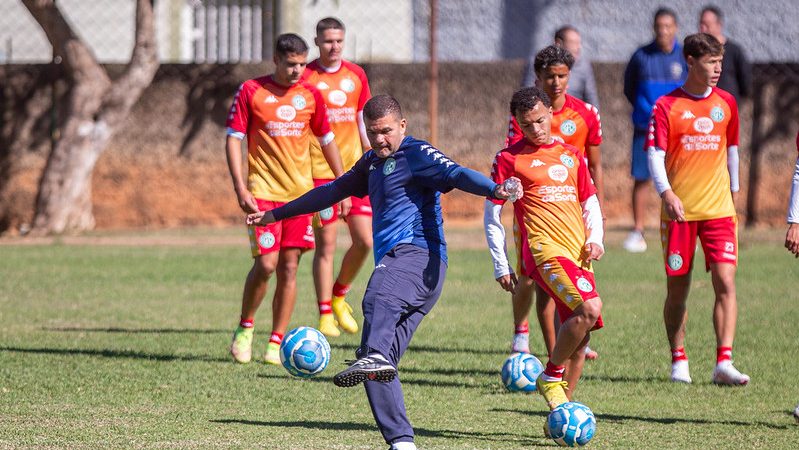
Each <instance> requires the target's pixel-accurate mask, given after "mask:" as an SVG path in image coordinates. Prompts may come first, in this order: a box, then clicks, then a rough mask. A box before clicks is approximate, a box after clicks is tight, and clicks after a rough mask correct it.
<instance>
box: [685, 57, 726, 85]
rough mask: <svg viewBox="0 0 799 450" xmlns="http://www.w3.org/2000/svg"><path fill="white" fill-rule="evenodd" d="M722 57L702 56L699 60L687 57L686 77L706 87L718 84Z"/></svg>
mask: <svg viewBox="0 0 799 450" xmlns="http://www.w3.org/2000/svg"><path fill="white" fill-rule="evenodd" d="M722 58H723V57H722V55H718V56H713V55H704V56H702V57H700V58H694V57H693V56H689V57H688V60H687V61H686V63H687V64H688V76H689V77H691V78H693V79H694V80H696V81H697V82H701V83H704V84H705V85H706V86H709V87H713V86H715V85H716V84H718V82H719V77H720V76H721V60H722Z"/></svg>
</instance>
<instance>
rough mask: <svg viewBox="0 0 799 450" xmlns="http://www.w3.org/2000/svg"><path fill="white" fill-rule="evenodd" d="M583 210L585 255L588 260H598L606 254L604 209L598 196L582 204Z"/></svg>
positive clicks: (593, 196)
mask: <svg viewBox="0 0 799 450" xmlns="http://www.w3.org/2000/svg"><path fill="white" fill-rule="evenodd" d="M580 206H582V208H583V225H584V226H585V235H586V239H585V255H586V260H587V261H591V260H597V261H599V260H600V259H601V258H602V255H604V254H605V245H604V244H603V243H602V242H603V241H604V239H605V226H604V221H603V219H602V208H601V207H600V206H599V198H597V196H596V194H594V195H592V196H590V197H588V199H586V200H585V201H583V202H581V203H580Z"/></svg>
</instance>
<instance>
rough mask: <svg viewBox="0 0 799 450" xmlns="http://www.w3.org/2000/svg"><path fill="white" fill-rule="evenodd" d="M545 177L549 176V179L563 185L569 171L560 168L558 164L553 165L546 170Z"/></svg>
mask: <svg viewBox="0 0 799 450" xmlns="http://www.w3.org/2000/svg"><path fill="white" fill-rule="evenodd" d="M547 175H549V178H552V179H553V180H555V181H557V182H559V183H563V182H564V181H566V178H568V177H569V169H567V168H565V167H563V166H561V165H560V164H555V165H554V166H550V168H549V170H547Z"/></svg>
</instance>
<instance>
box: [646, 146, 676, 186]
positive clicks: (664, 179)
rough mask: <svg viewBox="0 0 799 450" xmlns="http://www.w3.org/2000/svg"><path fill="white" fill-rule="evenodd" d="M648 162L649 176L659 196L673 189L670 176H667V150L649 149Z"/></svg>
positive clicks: (647, 152)
mask: <svg viewBox="0 0 799 450" xmlns="http://www.w3.org/2000/svg"><path fill="white" fill-rule="evenodd" d="M646 154H647V161H648V162H649V174H650V175H652V181H653V182H654V184H655V190H656V191H657V192H658V195H662V194H663V193H664V192H666V191H668V190H669V189H671V184H669V176H668V175H666V150H663V149H662V148H660V147H649V148H648V149H647V150H646Z"/></svg>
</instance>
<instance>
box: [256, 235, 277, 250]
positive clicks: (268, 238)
mask: <svg viewBox="0 0 799 450" xmlns="http://www.w3.org/2000/svg"><path fill="white" fill-rule="evenodd" d="M258 245H260V246H261V247H263V248H272V246H273V245H275V235H274V234H272V233H270V232H269V231H267V232H265V233H264V234H262V235H261V236H260V237H259V238H258Z"/></svg>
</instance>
